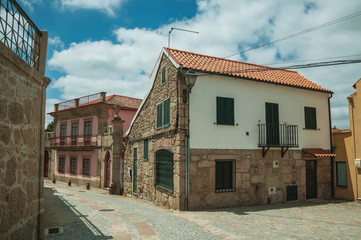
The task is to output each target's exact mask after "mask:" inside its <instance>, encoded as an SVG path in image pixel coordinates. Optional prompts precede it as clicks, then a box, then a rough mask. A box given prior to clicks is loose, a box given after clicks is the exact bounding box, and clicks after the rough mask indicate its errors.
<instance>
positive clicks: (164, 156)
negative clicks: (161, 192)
mask: <svg viewBox="0 0 361 240" xmlns="http://www.w3.org/2000/svg"><path fill="white" fill-rule="evenodd" d="M155 182H156V183H155V184H156V186H157V187H161V188H165V189H167V190H170V191H173V153H172V152H170V151H168V150H165V149H161V150H158V151H157V152H156V181H155Z"/></svg>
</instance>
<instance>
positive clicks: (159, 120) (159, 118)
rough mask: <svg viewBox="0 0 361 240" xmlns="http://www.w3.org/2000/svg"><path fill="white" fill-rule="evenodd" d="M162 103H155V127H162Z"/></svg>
mask: <svg viewBox="0 0 361 240" xmlns="http://www.w3.org/2000/svg"><path fill="white" fill-rule="evenodd" d="M162 116H163V103H159V104H158V105H157V128H160V127H162V122H163V120H162Z"/></svg>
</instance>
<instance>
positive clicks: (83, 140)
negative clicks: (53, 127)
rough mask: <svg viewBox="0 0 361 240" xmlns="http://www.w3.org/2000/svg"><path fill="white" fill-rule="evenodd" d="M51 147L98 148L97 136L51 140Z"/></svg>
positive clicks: (53, 138) (54, 138) (64, 137)
mask: <svg viewBox="0 0 361 240" xmlns="http://www.w3.org/2000/svg"><path fill="white" fill-rule="evenodd" d="M50 146H51V147H59V148H62V147H64V148H84V147H85V148H87V147H95V146H97V135H80V136H62V137H52V138H50Z"/></svg>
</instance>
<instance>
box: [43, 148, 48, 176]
mask: <svg viewBox="0 0 361 240" xmlns="http://www.w3.org/2000/svg"><path fill="white" fill-rule="evenodd" d="M44 177H46V178H47V177H49V152H48V151H45V154H44Z"/></svg>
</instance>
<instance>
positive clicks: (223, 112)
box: [217, 97, 234, 125]
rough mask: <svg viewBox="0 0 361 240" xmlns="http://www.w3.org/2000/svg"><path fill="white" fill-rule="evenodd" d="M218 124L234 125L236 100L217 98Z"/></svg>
mask: <svg viewBox="0 0 361 240" xmlns="http://www.w3.org/2000/svg"><path fill="white" fill-rule="evenodd" d="M217 124H224V125H234V99H233V98H224V97H217Z"/></svg>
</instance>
